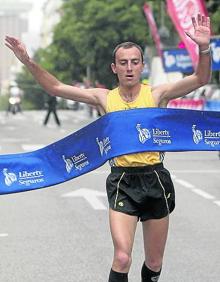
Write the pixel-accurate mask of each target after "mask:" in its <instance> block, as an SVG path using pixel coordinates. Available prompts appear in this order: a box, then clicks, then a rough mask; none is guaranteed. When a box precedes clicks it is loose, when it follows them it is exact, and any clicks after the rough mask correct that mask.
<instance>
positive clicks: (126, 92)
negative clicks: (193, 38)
mask: <svg viewBox="0 0 220 282" xmlns="http://www.w3.org/2000/svg"><path fill="white" fill-rule="evenodd" d="M118 88H119V94H120V96H121V97H122V99H123V100H125V101H126V102H132V101H134V100H135V99H136V97H137V96H138V94H139V92H140V89H141V84H140V83H139V84H137V85H135V86H132V87H126V86H121V85H120V86H119V87H118Z"/></svg>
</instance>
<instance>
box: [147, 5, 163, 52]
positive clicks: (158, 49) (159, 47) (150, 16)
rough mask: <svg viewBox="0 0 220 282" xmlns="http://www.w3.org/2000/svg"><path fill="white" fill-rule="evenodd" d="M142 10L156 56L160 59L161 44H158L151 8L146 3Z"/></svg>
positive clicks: (158, 36)
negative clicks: (154, 46) (153, 43)
mask: <svg viewBox="0 0 220 282" xmlns="http://www.w3.org/2000/svg"><path fill="white" fill-rule="evenodd" d="M143 10H144V14H145V17H146V20H147V22H148V24H149V27H150V31H151V35H152V37H153V40H154V42H155V45H156V49H157V54H158V56H160V57H162V52H161V49H162V47H161V42H160V35H159V33H158V29H157V25H156V22H155V20H154V16H153V13H152V10H151V7H150V6H149V5H148V4H147V3H145V4H144V6H143Z"/></svg>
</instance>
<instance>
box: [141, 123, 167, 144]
mask: <svg viewBox="0 0 220 282" xmlns="http://www.w3.org/2000/svg"><path fill="white" fill-rule="evenodd" d="M136 129H137V131H138V133H139V135H138V136H139V141H140V142H141V143H142V144H144V143H145V142H146V141H147V140H149V139H151V137H152V138H153V143H154V144H158V145H159V146H161V145H163V144H166V145H167V144H171V143H172V140H171V136H170V132H169V131H168V130H166V129H160V128H152V136H151V132H150V130H149V129H147V128H141V124H140V123H138V124H137V125H136Z"/></svg>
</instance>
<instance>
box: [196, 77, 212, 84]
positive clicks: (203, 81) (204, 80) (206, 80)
mask: <svg viewBox="0 0 220 282" xmlns="http://www.w3.org/2000/svg"><path fill="white" fill-rule="evenodd" d="M210 81H211V74H208V75H207V76H203V77H198V76H197V84H198V87H201V86H204V85H206V84H208V83H209V82H210Z"/></svg>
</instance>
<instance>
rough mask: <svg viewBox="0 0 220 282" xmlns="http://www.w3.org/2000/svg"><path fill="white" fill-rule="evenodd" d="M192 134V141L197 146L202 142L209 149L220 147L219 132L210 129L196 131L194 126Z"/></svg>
mask: <svg viewBox="0 0 220 282" xmlns="http://www.w3.org/2000/svg"><path fill="white" fill-rule="evenodd" d="M192 132H193V141H194V143H195V144H199V143H200V142H201V141H202V140H204V143H205V144H206V145H209V146H211V147H213V148H214V147H215V146H219V145H220V131H217V132H215V131H212V130H210V129H205V130H204V132H202V131H201V130H198V129H196V125H195V124H194V125H193V126H192Z"/></svg>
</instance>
